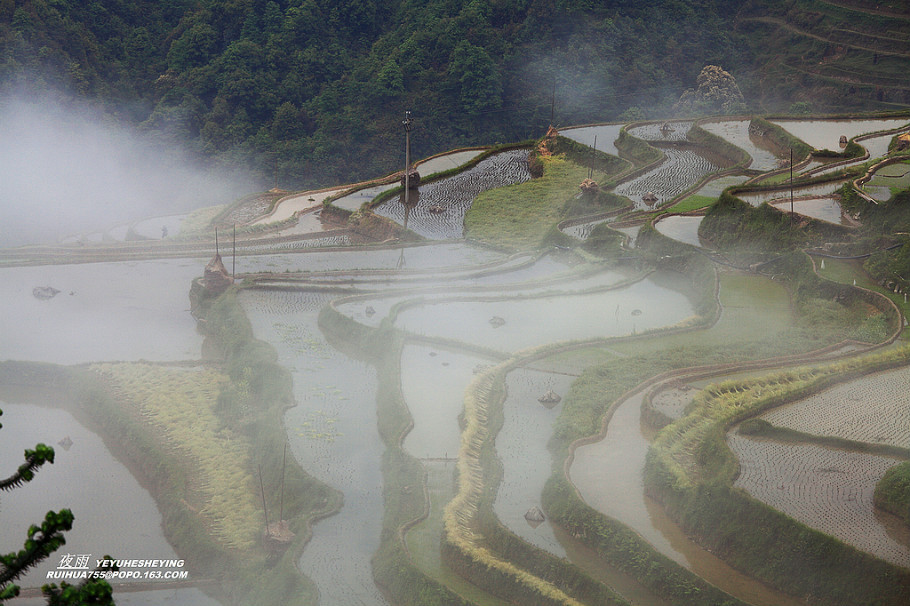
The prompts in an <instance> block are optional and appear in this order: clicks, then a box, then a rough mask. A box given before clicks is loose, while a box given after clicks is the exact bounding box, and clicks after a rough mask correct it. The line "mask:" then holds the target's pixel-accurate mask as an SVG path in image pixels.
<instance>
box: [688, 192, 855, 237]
mask: <svg viewBox="0 0 910 606" xmlns="http://www.w3.org/2000/svg"><path fill="white" fill-rule="evenodd" d="M698 235H699V236H700V237H702V238H704V239H705V240H706V241H709V242H711V243H712V244H713V245H714V246H715V247H717V248H719V249H733V248H735V249H737V250H749V249H751V250H759V251H786V250H791V249H793V248H796V247H801V246H810V245H813V244H821V243H824V242H828V241H846V240H848V239H849V238H850V235H851V232H850V230H849V229H848V228H846V227H842V226H840V225H834V224H833V223H827V222H825V221H820V220H818V219H812V218H808V217H805V216H801V215H800V216H791V215H790V214H789V213H785V212H782V211H780V210H778V209H777V208H775V207H773V206H771V205H770V204H762V205H760V206H752V205H750V204H747V203H746V202H743V201H742V200H740V199H739V198H737V197H735V196H734V195H733V194H731V193H729V192H724V193H723V194H721V196H720V198H718V200H717V202H716V203H715V204H714V205H713V206H711V207H710V208H708V210H707V212H706V213H705V218H704V220H703V221H702V222H701V225H700V226H699V228H698Z"/></svg>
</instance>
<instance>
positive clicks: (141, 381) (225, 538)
mask: <svg viewBox="0 0 910 606" xmlns="http://www.w3.org/2000/svg"><path fill="white" fill-rule="evenodd" d="M200 311H201V310H200ZM201 313H202V315H203V316H204V318H205V322H204V324H203V327H204V331H205V332H206V334H207V336H208V337H209V338H210V339H211V341H212V342H213V345H214V347H215V348H216V349H217V351H219V352H221V353H222V354H223V356H224V361H223V364H222V365H221V372H216V371H214V370H201V371H192V370H174V369H168V368H159V367H151V366H148V365H142V364H121V365H99V366H95V367H93V372H91V373H88V374H87V375H84V376H83V378H82V383H81V391H80V393H81V396H80V401H81V404H82V406H83V407H84V408H85V409H86V410H87V411H88V412H89V414H90V415H91V416H92V417H93V418H97V419H98V420H99V422H100V424H101V425H102V428H103V430H104V432H105V433H106V434H108V435H111V436H115V439H116V441H117V442H118V444H120V446H121V448H122V449H123V452H124V453H125V456H126V457H127V459H128V460H129V461H130V463H131V466H132V467H133V468H134V469H138V470H139V471H140V473H141V475H142V476H143V480H144V482H145V483H146V484H147V485H149V486H151V487H152V493H153V494H154V496H155V498H156V501H157V503H158V505H159V508H160V509H161V511H162V514H163V516H164V520H165V522H164V527H165V533H166V535H167V537H168V540H169V541H170V542H171V543H172V544H173V545H174V547H175V548H176V549H177V550H178V552H179V553H181V555H183V556H184V557H185V558H186V559H187V561H188V562H189V563H190V565H192V566H193V567H194V568H195V569H196V570H198V571H199V574H201V575H205V576H211V577H214V578H216V579H218V580H219V581H220V583H221V590H222V592H223V597H224V598H225V599H226V600H227V601H228V602H230V603H234V604H282V605H284V604H301V605H303V604H314V603H315V601H316V594H315V589H314V588H313V587H312V584H311V583H309V582H308V581H307V580H306V579H305V578H304V577H303V576H302V575H301V574H300V572H299V571H298V570H297V568H296V560H297V558H298V557H299V555H300V552H301V550H302V549H303V545H304V543H305V542H306V540H307V539H308V538H309V524H310V523H311V521H312V520H313V519H314V517H317V516H321V515H326V514H328V513H330V512H331V511H333V510H335V509H336V508H337V507H338V506H339V505H340V496H339V495H338V494H337V493H335V492H334V491H332V490H331V489H330V488H329V487H327V486H325V485H324V484H322V483H320V482H318V481H317V480H315V479H314V478H312V477H311V476H309V475H308V474H307V473H306V472H305V471H304V470H303V469H301V468H300V467H299V465H297V464H296V462H295V461H294V459H293V457H288V461H287V465H286V467H285V473H284V478H283V480H282V478H281V477H280V476H281V470H282V467H283V461H284V446H285V443H286V434H285V430H284V428H283V426H282V415H283V411H284V410H285V409H286V408H287V406H289V405H290V404H291V403H292V393H291V379H290V375H289V373H288V371H287V370H286V369H284V368H282V367H281V366H279V365H278V364H277V362H276V360H277V356H276V355H275V352H274V350H273V349H272V348H271V347H270V346H269V345H267V344H265V343H263V342H261V341H258V340H256V339H255V338H254V337H253V334H252V329H251V327H250V325H249V322H248V320H247V318H246V316H245V314H244V312H243V310H242V308H241V307H240V304H239V302H238V301H237V298H236V293H235V292H234V291H233V290H230V291H228V292H227V293H225V294H224V295H222V296H221V297H219V298H217V299H215V300H211V301H208V304H207V305H206V306H205V309H204V311H201ZM222 373H223V374H222ZM260 467H261V468H262V470H263V471H262V474H263V480H264V482H265V483H266V485H267V486H269V489H268V490H267V491H266V495H265V498H266V500H267V502H268V507H269V513H270V517H271V521H272V522H275V521H277V520H276V516H277V513H276V512H277V511H278V509H279V500H281V499H282V495H281V494H280V493H279V490H278V486H279V485H280V483H281V482H282V481H283V484H284V491H283V513H284V515H283V517H284V519H285V520H287V521H288V522H289V525H290V529H291V530H292V531H293V532H294V533H295V534H296V538H295V539H294V541H293V542H292V543H291V544H290V545H289V546H288V548H287V549H286V550H283V551H282V550H279V551H271V550H269V549H267V548H266V547H265V546H264V545H263V541H262V537H263V533H264V530H265V514H264V512H263V511H262V508H261V499H262V497H261V495H260V494H259V490H258V486H259V483H258V482H259V479H258V478H259V476H258V469H259V468H260Z"/></svg>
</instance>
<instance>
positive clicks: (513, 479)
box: [493, 368, 576, 557]
mask: <svg viewBox="0 0 910 606" xmlns="http://www.w3.org/2000/svg"><path fill="white" fill-rule="evenodd" d="M575 378H576V377H574V376H571V375H564V374H556V373H548V372H541V371H538V370H529V369H526V368H517V369H515V370H513V371H511V372H510V373H509V374H508V375H507V376H506V401H505V402H504V403H503V414H504V417H505V418H504V420H503V425H502V429H501V430H500V431H499V433H498V434H497V436H496V452H497V454H498V456H499V460H500V462H501V463H502V481H501V482H500V484H499V490H498V492H497V493H496V501H495V502H494V504H493V510H494V511H495V512H496V516H497V517H498V518H499V521H500V522H502V523H503V524H504V525H505V526H506V527H507V528H508V529H509V530H511V531H512V532H513V533H515V534H516V535H518V536H519V537H521V538H522V539H524V540H525V541H527V542H528V543H531V544H532V545H536V546H537V547H540V548H541V549H544V550H546V551H548V552H550V553H552V554H553V555H556V556H559V557H565V555H566V552H565V549H564V548H563V547H562V544H560V543H559V541H558V540H557V538H556V536H555V535H554V534H553V527H552V526H551V525H550V523H549V521H548V520H543V521H533V520H528V519H527V518H526V517H525V516H526V515H527V514H528V512H529V511H530V510H531V509H532V508H534V507H538V508H540V494H541V493H542V492H543V486H544V483H545V482H546V481H547V478H549V477H550V474H551V467H552V456H551V455H550V451H549V450H548V449H547V440H549V438H550V436H551V435H552V433H553V423H554V422H555V420H556V418H557V416H558V415H559V413H560V411H561V410H562V405H561V401H560V402H546V403H545V402H541V401H540V399H541V398H545V397H546V396H547V395H548V394H549V392H552V393H553V394H555V395H556V396H559V398H562V397H563V396H564V395H565V394H567V393H568V391H569V386H570V385H571V384H572V381H574V380H575ZM554 399H555V398H554Z"/></svg>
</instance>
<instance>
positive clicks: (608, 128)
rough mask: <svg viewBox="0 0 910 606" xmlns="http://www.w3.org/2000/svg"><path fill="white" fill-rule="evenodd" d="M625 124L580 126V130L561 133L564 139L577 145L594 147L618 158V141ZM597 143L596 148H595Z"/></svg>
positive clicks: (567, 130)
mask: <svg viewBox="0 0 910 606" xmlns="http://www.w3.org/2000/svg"><path fill="white" fill-rule="evenodd" d="M623 126H625V125H624V124H600V125H596V126H580V127H578V128H566V129H563V130H561V131H559V134H560V135H562V136H563V137H567V138H569V139H572V140H573V141H575V142H576V143H581V144H582V145H587V146H589V147H593V148H594V149H596V150H597V151H602V152H604V153H605V154H610V155H611V156H618V155H619V150H618V149H616V140H617V139H618V138H619V133H620V131H621V130H622V128H623ZM595 143H596V147H595Z"/></svg>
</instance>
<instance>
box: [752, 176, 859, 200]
mask: <svg viewBox="0 0 910 606" xmlns="http://www.w3.org/2000/svg"><path fill="white" fill-rule="evenodd" d="M844 183H846V181H832V182H830V183H820V184H819V185H810V186H808V187H794V188H793V197H794V198H818V197H824V196H831V195H833V194H835V193H837V191H838V190H840V188H841V186H842V185H843V184H844ZM736 197H737V198H739V199H740V200H742V201H743V202H747V203H749V204H751V205H752V206H760V205H761V204H762V203H764V202H771V201H772V200H780V201H784V200H786V201H787V203H788V204H789V202H790V190H789V189H786V187H784V188H782V189H779V190H776V191H757V192H741V193H738V194H736Z"/></svg>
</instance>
